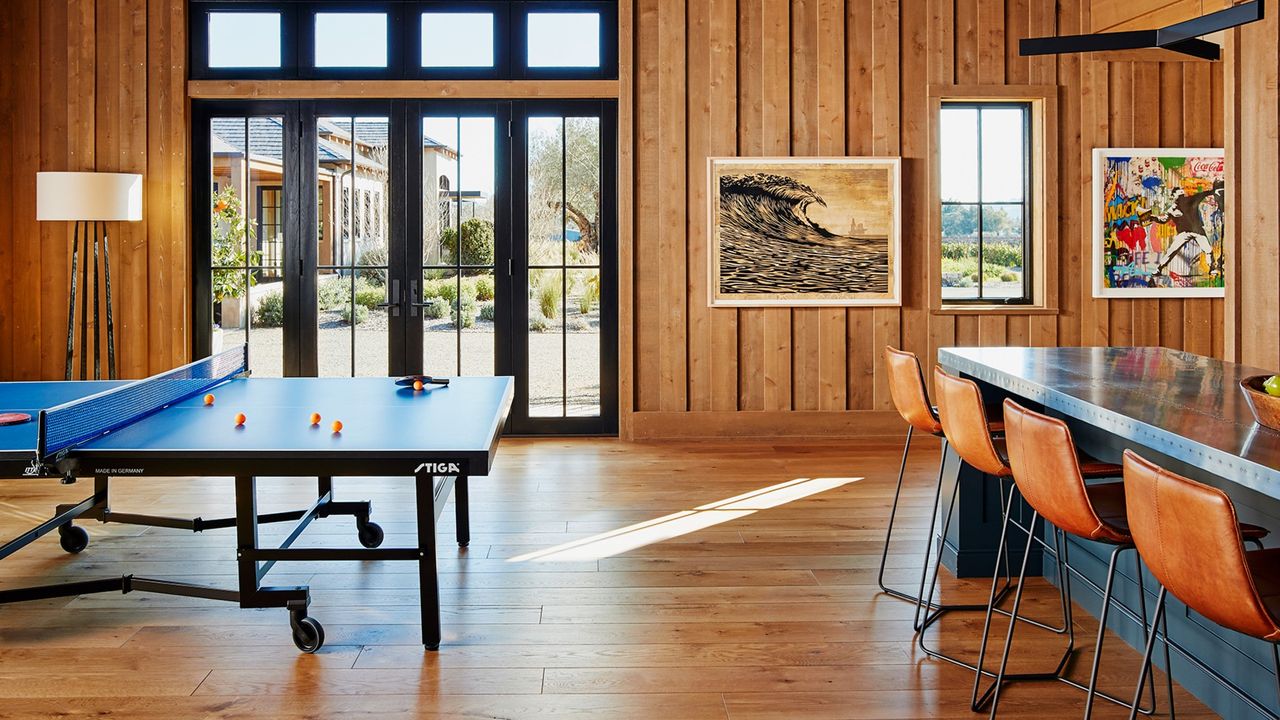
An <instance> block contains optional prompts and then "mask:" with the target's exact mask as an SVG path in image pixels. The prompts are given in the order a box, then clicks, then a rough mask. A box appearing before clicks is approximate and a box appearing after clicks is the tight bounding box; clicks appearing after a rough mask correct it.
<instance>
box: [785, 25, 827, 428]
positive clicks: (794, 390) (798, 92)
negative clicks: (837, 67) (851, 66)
mask: <svg viewBox="0 0 1280 720" xmlns="http://www.w3.org/2000/svg"><path fill="white" fill-rule="evenodd" d="M817 4H818V3H817V0H794V2H792V3H791V153H792V154H794V155H797V156H805V155H817V154H818V107H817V105H818V99H817V98H818V7H817ZM821 321H822V320H821V311H819V310H817V309H816V308H795V309H794V310H792V311H791V323H792V327H791V332H792V338H793V342H792V343H791V366H792V370H791V397H792V404H793V406H794V407H795V409H796V410H817V409H818V392H819V382H820V381H819V368H820V364H821V363H820V355H819V354H820V352H821V349H822V340H821V336H820V334H819V332H820V329H821V328H820V324H821Z"/></svg>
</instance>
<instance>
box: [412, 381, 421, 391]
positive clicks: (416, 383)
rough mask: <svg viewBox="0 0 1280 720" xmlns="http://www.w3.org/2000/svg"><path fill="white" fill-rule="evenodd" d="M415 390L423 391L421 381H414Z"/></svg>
mask: <svg viewBox="0 0 1280 720" xmlns="http://www.w3.org/2000/svg"><path fill="white" fill-rule="evenodd" d="M413 389H414V390H421V389H422V381H421V380H414V381H413Z"/></svg>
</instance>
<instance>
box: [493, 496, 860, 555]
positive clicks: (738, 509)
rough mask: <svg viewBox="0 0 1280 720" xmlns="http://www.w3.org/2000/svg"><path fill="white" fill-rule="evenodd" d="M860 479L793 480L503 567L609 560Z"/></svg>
mask: <svg viewBox="0 0 1280 720" xmlns="http://www.w3.org/2000/svg"><path fill="white" fill-rule="evenodd" d="M861 479H862V478H860V477H843V478H797V479H795V480H789V481H787V482H784V483H779V484H777V485H770V486H769V487H765V488H760V489H758V490H753V491H751V492H749V493H744V494H742V495H737V496H734V497H731V498H726V499H724V500H719V501H716V502H713V503H709V504H706V505H699V506H698V507H696V508H694V509H693V510H681V511H680V512H676V513H672V514H670V515H665V516H663V517H659V518H654V519H652V520H645V521H644V522H640V523H636V524H634V525H628V526H626V527H622V528H618V529H616V530H610V531H608V532H604V533H599V534H597V535H592V536H591V537H586V538H582V539H580V540H574V541H571V542H567V543H562V544H560V545H556V546H555V547H550V548H547V549H545V550H537V551H535V552H531V553H525V554H524V555H517V556H516V557H513V558H509V559H508V560H507V562H582V561H589V560H599V559H600V558H607V557H612V556H614V555H620V554H622V553H625V552H628V551H631V550H635V549H636V548H641V547H644V546H646V545H653V544H656V543H660V542H663V541H664V540H671V539H673V538H677V537H680V536H682V535H688V534H689V533H693V532H697V531H699V530H705V529H707V528H710V527H714V526H716V525H720V524H721V523H727V522H730V521H733V520H737V519H738V518H741V517H746V516H747V515H751V514H752V513H755V512H758V511H760V510H768V509H769V508H775V507H779V506H781V505H785V504H787V503H789V502H794V501H796V500H801V499H803V498H806V497H809V496H811V495H815V494H817V493H820V492H826V491H827V490H833V489H835V488H838V487H840V486H842V485H847V484H849V483H852V482H857V481H859V480H861Z"/></svg>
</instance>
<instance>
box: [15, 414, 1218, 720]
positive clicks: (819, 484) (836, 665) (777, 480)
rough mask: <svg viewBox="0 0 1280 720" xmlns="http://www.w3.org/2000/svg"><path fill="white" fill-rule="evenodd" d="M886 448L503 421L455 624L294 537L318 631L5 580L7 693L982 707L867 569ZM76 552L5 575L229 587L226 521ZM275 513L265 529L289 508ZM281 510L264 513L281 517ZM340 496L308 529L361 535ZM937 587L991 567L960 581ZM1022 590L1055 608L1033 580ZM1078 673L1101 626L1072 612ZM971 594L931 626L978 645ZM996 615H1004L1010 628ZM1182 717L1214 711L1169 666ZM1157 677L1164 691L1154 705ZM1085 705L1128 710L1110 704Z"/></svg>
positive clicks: (427, 705) (917, 501) (345, 484)
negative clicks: (210, 528) (177, 580)
mask: <svg viewBox="0 0 1280 720" xmlns="http://www.w3.org/2000/svg"><path fill="white" fill-rule="evenodd" d="M917 446H918V451H917V452H915V453H914V456H913V458H912V461H911V463H910V466H909V486H908V488H907V489H906V491H905V492H904V495H905V498H904V507H903V508H902V510H901V518H902V519H901V526H900V527H901V528H902V531H901V534H900V536H899V537H900V538H901V542H899V543H897V544H896V545H895V547H894V548H893V551H892V553H891V555H890V557H889V566H890V568H891V569H890V572H889V578H890V580H891V581H892V582H894V583H900V584H908V583H910V582H912V580H913V579H917V580H918V577H919V566H920V562H921V559H920V557H919V550H920V548H921V544H922V542H923V539H924V533H925V531H926V526H927V523H928V511H929V501H930V484H931V482H932V480H933V477H934V473H935V471H936V462H937V447H936V446H933V445H930V444H929V442H927V441H926V442H919V443H917ZM900 452H901V447H900V445H898V444H897V443H895V442H888V441H849V442H840V443H831V442H824V443H799V442H787V443H772V444H769V443H760V442H745V441H744V442H733V443H723V442H721V443H680V444H661V445H658V444H627V443H621V442H617V441H612V440H596V439H584V440H508V441H504V443H503V447H502V450H501V452H500V453H499V459H498V467H497V472H496V474H495V475H494V476H492V477H489V478H479V479H476V480H473V481H472V526H473V540H472V544H471V546H470V547H469V548H466V549H465V550H460V549H459V548H458V547H457V546H456V545H455V544H453V543H452V542H449V540H450V539H451V534H452V529H453V527H452V521H451V517H452V514H451V513H450V512H447V511H446V514H445V516H444V518H442V523H443V526H442V528H441V539H442V543H441V548H440V552H439V555H440V567H441V574H440V585H441V591H442V596H443V602H444V625H445V627H444V633H445V639H444V645H443V646H442V648H441V650H440V652H438V653H432V652H425V651H424V650H423V649H422V647H421V645H420V644H419V638H420V634H419V627H418V625H417V624H416V620H417V608H416V602H417V586H416V575H415V570H414V568H415V566H414V565H413V564H411V563H395V562H381V563H367V564H361V563H330V564H320V563H311V564H304V563H296V564H290V565H285V564H281V565H278V566H277V567H276V569H275V570H273V572H272V573H271V575H270V576H269V580H270V581H271V582H272V584H291V583H310V585H311V588H312V596H313V598H314V604H313V610H312V614H313V615H314V616H315V617H317V618H318V619H319V620H320V621H321V622H322V623H324V625H325V628H326V634H327V637H328V640H327V644H326V646H325V647H324V649H323V650H322V651H321V652H320V653H318V654H316V655H302V654H300V653H298V652H297V650H296V649H295V648H294V647H293V645H292V643H291V641H290V639H289V633H288V626H287V621H286V615H285V613H284V612H283V611H281V610H241V609H239V608H236V607H234V606H232V605H229V604H226V603H217V602H211V601H204V600H198V599H190V598H177V597H167V596H157V595H147V594H144V593H134V594H131V595H115V594H103V595H93V596H83V597H79V598H72V599H61V600H48V601H39V602H31V603H24V604H20V605H9V606H4V607H0V698H3V702H0V718H19V717H21V718H26V717H33V718H34V717H49V716H53V715H58V716H70V717H79V716H93V717H121V718H156V719H159V718H166V719H167V718H250V717H272V718H297V719H301V718H326V717H334V718H337V717H346V716H349V715H352V714H356V713H369V714H372V715H375V716H377V717H379V718H409V717H413V718H434V717H440V718H443V717H450V718H455V717H457V718H637V719H640V718H645V719H649V718H661V719H662V720H679V719H681V718H725V719H731V720H764V719H766V718H788V719H796V718H815V719H817V718H824V719H825V718H917V717H919V718H971V717H976V716H975V715H973V714H972V713H970V712H969V710H968V697H969V690H970V687H971V683H972V675H971V674H969V673H967V672H965V671H962V670H960V669H958V668H955V667H952V666H949V665H945V664H942V663H939V662H936V661H931V660H928V659H927V658H925V657H924V656H923V655H922V654H921V653H920V652H919V650H918V649H917V648H916V647H915V645H914V643H913V638H912V632H911V616H912V612H913V607H912V606H909V605H907V604H905V603H903V602H900V601H897V600H894V599H892V598H889V597H886V596H884V595H881V594H880V593H879V592H878V589H877V588H876V586H875V568H876V566H877V564H878V561H879V550H880V538H881V537H882V532H883V530H882V528H883V527H884V522H885V518H886V516H887V513H888V508H889V503H890V501H891V499H892V493H893V481H894V477H895V472H896V470H897V463H898V458H899V453H900ZM337 484H338V494H339V496H340V498H342V499H359V498H371V499H373V501H374V515H375V519H376V520H377V521H378V522H380V523H381V524H382V525H383V527H384V528H385V529H386V532H387V543H388V545H396V544H409V543H411V542H412V534H413V524H412V513H411V510H410V507H411V502H412V490H411V486H410V483H408V482H404V481H395V480H386V479H378V480H371V479H340V480H338V481H337ZM262 485H263V490H262V500H261V502H260V507H261V508H262V509H263V510H264V511H270V510H275V509H283V508H288V507H295V506H297V507H300V506H302V505H303V504H305V502H306V499H307V497H308V495H309V494H310V493H312V492H313V487H314V484H313V483H307V482H304V481H297V480H278V481H275V480H272V481H264V482H263V483H262ZM3 487H4V493H3V496H2V499H0V533H3V535H5V536H11V535H13V534H14V533H16V532H17V531H19V530H21V529H24V528H25V527H28V526H30V525H32V524H34V522H35V521H37V520H39V519H42V518H44V517H46V516H47V515H48V513H49V511H50V510H51V508H52V506H53V504H54V503H55V502H67V501H70V500H72V499H79V495H80V494H81V493H85V492H86V491H87V487H86V486H83V485H81V486H78V487H64V486H60V485H59V484H57V483H56V482H51V481H47V480H41V481H30V480H21V481H6V482H5V483H4V485H3ZM114 487H115V488H116V492H115V497H114V498H113V506H114V507H115V508H116V509H117V510H120V511H134V512H148V513H173V514H178V515H184V516H188V515H193V514H198V515H202V516H203V517H206V518H210V517H217V516H219V515H221V514H226V513H229V512H230V511H231V483H230V481H229V480H227V479H205V480H199V481H186V480H183V481H175V480H164V479H147V480H142V479H126V480H120V481H117V483H116V485H115V486H114ZM88 529H89V531H90V533H91V535H92V537H93V540H92V543H91V544H90V546H89V548H88V549H87V550H85V551H84V552H83V553H82V554H80V555H78V556H69V555H67V554H65V553H63V552H62V551H61V549H60V548H59V547H58V543H57V538H56V536H49V537H47V538H45V539H43V540H41V541H40V542H38V543H37V544H36V545H34V546H32V547H30V548H27V549H26V550H24V551H23V552H21V553H19V554H17V555H15V556H13V557H11V558H9V559H7V560H5V561H4V566H3V567H4V573H3V575H2V576H0V577H2V578H3V579H2V581H0V584H2V585H3V586H4V587H14V586H18V585H22V584H30V583H35V582H48V581H50V580H51V579H53V580H70V579H79V578H89V577H98V576H111V575H118V574H122V573H137V574H139V575H152V576H162V577H181V578H189V579H200V580H212V581H214V582H216V583H218V584H221V585H224V586H227V587H230V586H232V585H233V583H234V572H235V567H234V563H233V561H232V560H233V555H232V548H233V546H234V542H233V540H234V538H233V535H232V533H231V532H230V531H215V532H206V533H203V534H199V535H195V534H191V533H183V532H177V531H168V530H157V529H144V528H134V527H127V526H119V525H106V526H103V525H98V524H97V523H90V524H89V525H88ZM277 532H278V531H277ZM270 537H274V535H268V538H270ZM353 543H354V526H353V523H352V522H351V520H350V519H349V518H339V519H328V520H321V521H318V522H316V523H315V524H313V525H312V526H311V528H310V529H309V530H308V531H307V535H305V536H304V543H303V544H312V545H333V546H337V545H339V544H342V545H351V544H353ZM946 592H947V593H948V596H949V597H951V598H958V597H960V596H962V595H967V596H970V597H977V596H980V595H982V592H983V585H982V584H981V583H957V582H954V581H952V582H949V583H947V587H946ZM1029 598H1030V600H1029V602H1028V607H1030V608H1031V609H1032V612H1033V613H1035V614H1037V615H1038V616H1039V617H1043V618H1046V619H1051V618H1053V610H1054V605H1053V601H1054V600H1055V599H1056V594H1055V593H1054V591H1053V590H1052V589H1051V588H1049V587H1048V586H1047V585H1046V584H1045V583H1044V582H1043V581H1036V582H1034V583H1032V588H1031V590H1030V591H1029ZM1077 617H1078V619H1079V623H1078V625H1079V638H1080V639H1079V640H1078V642H1079V645H1080V646H1081V647H1082V651H1083V652H1084V653H1085V655H1084V656H1083V658H1082V660H1081V661H1078V662H1077V663H1076V666H1075V670H1074V674H1075V675H1077V676H1078V675H1080V674H1081V673H1083V672H1087V668H1088V658H1089V654H1090V653H1091V652H1092V637H1093V632H1095V629H1096V625H1095V624H1094V623H1093V622H1092V619H1091V618H1089V617H1088V615H1087V614H1086V613H1084V612H1083V611H1079V612H1078V613H1077ZM980 627H981V617H980V616H978V615H977V614H972V613H969V614H955V615H952V616H950V617H948V618H946V619H945V620H943V621H942V622H941V623H939V628H938V629H937V631H936V632H934V633H933V634H932V636H931V637H932V639H933V641H934V642H936V643H938V644H940V645H942V646H944V647H945V648H947V649H949V650H950V651H952V652H956V653H964V652H968V653H975V651H976V636H977V634H978V631H979V629H980ZM998 637H1002V636H998ZM1017 639H1018V643H1017V648H1018V653H1017V657H1016V658H1015V661H1014V662H1015V665H1016V666H1017V667H1018V668H1021V669H1024V670H1027V669H1036V668H1043V667H1044V666H1045V665H1046V664H1051V663H1052V659H1051V656H1053V655H1054V653H1055V649H1056V648H1058V647H1060V645H1059V642H1060V640H1059V638H1057V637H1055V636H1050V635H1048V634H1046V633H1037V632H1035V631H1030V630H1029V631H1026V632H1023V631H1021V630H1020V631H1019V635H1018V638H1017ZM1108 648H1109V651H1108V652H1107V653H1106V656H1105V659H1104V664H1103V668H1104V670H1103V673H1102V677H1103V686H1104V687H1105V688H1107V689H1111V690H1114V691H1116V692H1120V693H1125V694H1128V693H1129V692H1131V690H1130V688H1131V687H1132V683H1133V680H1134V673H1135V671H1136V667H1137V660H1138V656H1137V654H1136V653H1135V652H1133V651H1131V650H1129V649H1128V648H1127V647H1125V646H1124V645H1123V643H1121V642H1119V641H1118V640H1117V641H1115V642H1113V643H1111V644H1109V646H1108ZM1182 695H1183V697H1182V698H1181V699H1180V702H1179V706H1178V709H1179V710H1180V714H1181V715H1185V716H1187V717H1196V716H1197V713H1199V716H1201V717H1204V716H1209V715H1208V713H1207V712H1206V711H1205V710H1204V708H1203V706H1201V705H1199V704H1198V703H1196V702H1195V700H1194V699H1192V698H1190V697H1189V696H1187V695H1186V694H1185V693H1182ZM1081 699H1082V696H1081V694H1080V693H1079V692H1078V691H1076V690H1073V689H1071V688H1069V687H1067V686H1065V685H1062V684H1059V683H1043V682H1042V683H1024V684H1021V685H1014V686H1011V687H1010V689H1009V690H1008V691H1007V693H1006V695H1005V697H1004V700H1003V702H1002V705H1001V709H1002V710H1003V711H1004V714H1005V715H1006V716H1008V717H1029V716H1035V717H1039V718H1058V717H1062V718H1074V717H1079V715H1080V709H1081ZM1163 705H1164V703H1163V700H1161V706H1162V707H1163ZM1096 716H1097V717H1103V718H1110V717H1122V716H1123V714H1122V713H1121V712H1120V711H1119V710H1118V709H1117V708H1115V707H1113V706H1109V705H1106V704H1105V703H1103V704H1100V705H1099V706H1098V707H1097V714H1096Z"/></svg>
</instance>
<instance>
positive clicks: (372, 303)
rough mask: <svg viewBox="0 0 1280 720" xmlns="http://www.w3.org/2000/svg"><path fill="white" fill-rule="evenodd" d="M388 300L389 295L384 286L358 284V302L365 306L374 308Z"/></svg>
mask: <svg viewBox="0 0 1280 720" xmlns="http://www.w3.org/2000/svg"><path fill="white" fill-rule="evenodd" d="M386 300H387V295H386V292H385V291H384V290H383V289H382V288H378V287H360V286H359V285H357V286H356V304H357V305H359V306H361V307H363V308H366V309H368V310H372V309H374V308H375V307H377V306H378V305H379V304H381V303H384V302H386Z"/></svg>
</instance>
